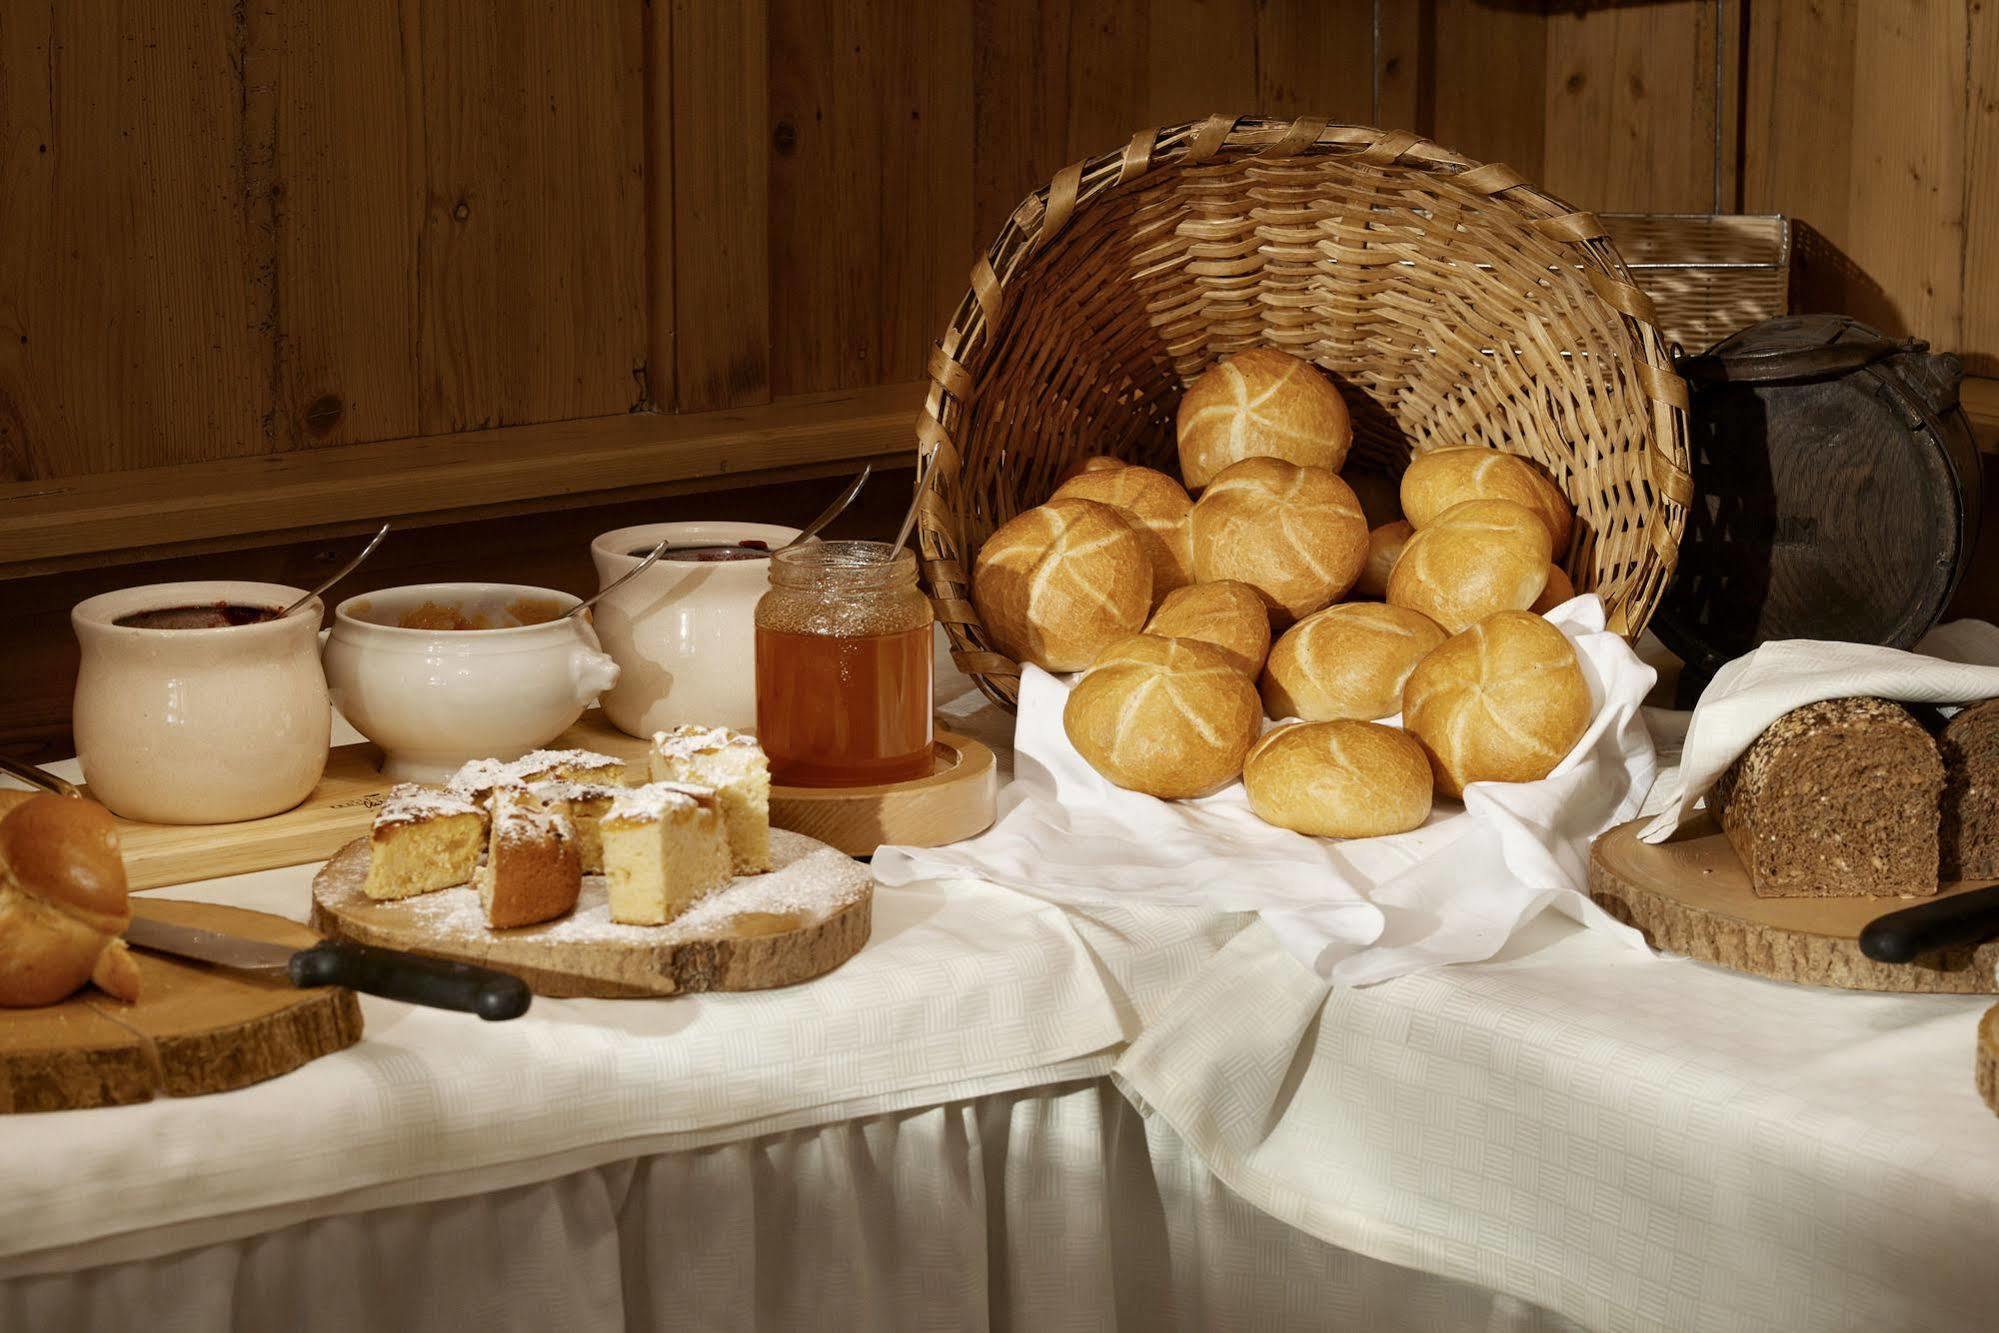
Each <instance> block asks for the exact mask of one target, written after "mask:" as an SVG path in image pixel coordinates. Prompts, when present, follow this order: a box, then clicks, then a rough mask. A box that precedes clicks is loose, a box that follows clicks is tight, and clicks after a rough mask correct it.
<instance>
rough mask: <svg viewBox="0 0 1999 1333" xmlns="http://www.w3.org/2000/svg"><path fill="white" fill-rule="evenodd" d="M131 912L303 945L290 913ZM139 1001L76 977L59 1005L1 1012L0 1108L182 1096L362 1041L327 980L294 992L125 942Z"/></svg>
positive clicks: (352, 1015)
mask: <svg viewBox="0 0 1999 1333" xmlns="http://www.w3.org/2000/svg"><path fill="white" fill-rule="evenodd" d="M132 911H133V914H134V915H136V916H139V917H145V918H150V919H153V920H156V921H167V922H171V923H173V924H175V925H180V926H194V927H198V928H200V929H203V930H219V931H226V932H228V933H230V934H234V935H247V936H251V937H253V938H255V939H260V940H268V941H270V942H272V943H275V944H286V945H293V946H296V947H298V948H301V949H304V948H308V947H310V946H311V945H313V944H314V943H316V942H317V941H318V936H316V935H314V934H313V932H312V931H310V930H308V929H306V928H305V927H304V926H301V925H299V924H297V923H296V922H292V921H286V920H285V919H283V918H282V917H275V916H269V915H267V914H265V913H263V912H250V911H245V910H243V909H241V908H236V907H218V906H215V905H214V904H211V903H184V902H170V901H165V900H162V899H157V898H135V899H133V901H132ZM132 957H133V958H134V960H136V961H137V963H138V965H139V986H140V989H139V999H138V1000H137V1002H135V1003H133V1004H125V1003H123V1002H122V1001H119V1000H114V999H112V998H111V997H110V996H108V995H106V994H104V993H103V992H101V991H99V990H97V989H96V988H95V987H93V986H86V987H84V988H83V990H81V991H79V992H77V993H76V994H75V995H72V996H71V997H70V998H69V999H67V1000H64V1001H63V1002H62V1003H61V1004H55V1005H49V1006H47V1007H45V1008H41V1009H0V1112H8V1111H60V1110H71V1109H77V1108H81V1107H89V1106H120V1105H124V1104H126V1103H130V1102H143V1101H146V1100H148V1099H150V1098H151V1097H153V1096H154V1095H155V1094H156V1093H164V1094H165V1095H167V1096H169V1097H193V1096H197V1095H199V1094H201V1093H208V1092H225V1091H228V1090H229V1089H231V1088H242V1087H247V1086H249V1085H250V1084H252V1083H261V1082H263V1081H264V1080H265V1079H268V1078H276V1077H277V1076H278V1075H279V1074H287V1073H290V1072H291V1071H292V1070H294V1069H297V1068H298V1067H299V1066H300V1065H302V1064H305V1063H306V1062H307V1061H308V1060H316V1059H318V1058H319V1057H320V1056H322V1055H327V1054H329V1053H331V1052H333V1051H338V1050H342V1049H344V1048H346V1047H348V1046H352V1045H353V1044H354V1043H355V1042H357V1041H359V1040H360V1039H361V1006H360V1004H359V1003H358V1002H357V1001H356V1000H355V998H354V993H353V992H352V991H350V990H345V989H343V988H341V987H337V986H327V987H321V988H318V989H315V990H299V989H296V988H295V987H293V986H291V985H290V984H288V983H286V982H283V981H278V980H275V979H266V978H263V977H260V976H258V975H257V974H254V973H249V972H239V971H236V970H234V969H231V968H225V967H211V966H209V965H208V964H205V963H197V962H192V961H186V960H182V959H178V958H170V957H167V956H166V955H163V954H153V953H147V952H146V951H145V950H143V949H134V950H133V951H132Z"/></svg>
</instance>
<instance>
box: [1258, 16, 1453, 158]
mask: <svg viewBox="0 0 1999 1333" xmlns="http://www.w3.org/2000/svg"><path fill="white" fill-rule="evenodd" d="M1256 9H1257V22H1256V64H1257V97H1256V99H1255V101H1254V102H1253V103H1251V105H1254V106H1255V107H1256V109H1257V110H1258V111H1260V112H1263V113H1264V114H1266V115H1272V116H1325V117H1327V118H1328V119H1331V120H1343V121H1352V122H1354V123H1356V124H1361V125H1376V124H1380V125H1392V126H1395V127H1396V128H1400V129H1413V128H1414V127H1415V126H1416V124H1417V120H1418V114H1419V113H1418V111H1417V108H1416V85H1417V72H1418V69H1419V66H1420V62H1421V53H1420V51H1419V50H1418V49H1417V44H1418V43H1419V41H1420V40H1421V32H1422V24H1421V18H1422V6H1420V5H1386V6H1383V7H1382V13H1381V17H1382V33H1381V37H1382V42H1381V47H1382V49H1381V58H1380V65H1381V101H1382V105H1381V108H1380V112H1379V114H1377V112H1376V108H1375V104H1374V85H1375V68H1374V67H1375V50H1374V9H1375V7H1374V4H1373V3H1372V0H1264V3H1262V4H1259V5H1258V6H1257V7H1256Z"/></svg>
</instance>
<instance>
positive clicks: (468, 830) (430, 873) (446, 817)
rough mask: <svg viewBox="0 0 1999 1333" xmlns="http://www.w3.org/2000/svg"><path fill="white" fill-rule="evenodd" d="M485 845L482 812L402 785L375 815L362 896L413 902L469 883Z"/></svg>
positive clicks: (460, 800) (433, 792) (433, 789)
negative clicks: (412, 900)
mask: <svg viewBox="0 0 1999 1333" xmlns="http://www.w3.org/2000/svg"><path fill="white" fill-rule="evenodd" d="M485 842H486V816H485V814H484V813H483V812H482V811H481V810H480V809H479V807H478V806H476V805H474V804H472V802H470V801H468V800H465V799H464V798H462V797H459V796H454V795H452V794H451V793H450V792H448V791H442V790H439V789H438V788H436V787H419V786H416V785H414V784H412V783H407V782H403V783H398V784H396V785H395V786H393V787H391V788H389V797H388V800H387V801H386V802H384V803H383V805H382V808H381V809H380V810H378V811H376V812H375V824H374V828H373V829H372V830H371V831H370V832H369V834H368V877H367V878H366V879H364V880H363V881H362V882H361V891H362V892H363V893H365V894H367V895H368V896H369V897H370V898H378V899H388V898H409V897H413V896H415V895H416V894H419V893H430V892H432V891H433V890H435V889H448V888H450V887H451V886H452V885H454V884H465V883H468V882H470V880H471V879H472V875H473V872H474V871H476V870H477V869H478V867H479V851H480V849H481V848H482V847H484V846H485Z"/></svg>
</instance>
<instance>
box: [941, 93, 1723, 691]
mask: <svg viewBox="0 0 1999 1333" xmlns="http://www.w3.org/2000/svg"><path fill="white" fill-rule="evenodd" d="M1299 155H1312V156H1346V157H1352V158H1354V159H1356V160H1358V161H1362V162H1366V163H1368V164H1369V165H1374V166H1391V165H1392V166H1402V167H1413V168H1416V169H1418V170H1421V171H1426V172H1432V173H1437V174H1440V175H1449V176H1451V177H1454V178H1455V180H1456V182H1457V184H1458V185H1459V186H1461V187H1464V188H1468V189H1471V190H1474V191H1475V192H1477V193H1480V194H1483V195H1486V196H1488V197H1498V196H1504V197H1505V200H1506V202H1507V203H1508V204H1509V205H1511V206H1512V207H1514V208H1515V209H1516V210H1518V211H1519V212H1521V213H1522V214H1524V215H1525V217H1526V220H1527V221H1528V223H1529V225H1531V226H1532V227H1533V228H1534V229H1535V230H1536V231H1538V232H1540V233H1541V234H1542V235H1543V236H1545V237H1547V238H1548V239H1550V240H1552V241H1554V242H1556V243H1558V244H1562V245H1566V246H1570V247H1573V248H1574V249H1575V250H1576V251H1577V252H1578V263H1577V266H1578V268H1579V269H1580V271H1581V272H1582V273H1583V275H1584V276H1585V278H1586V280H1587V281H1588V283H1589V286H1590V288H1591V290H1592V292H1594V294H1595V295H1596V297H1597V298H1598V299H1599V300H1601V301H1602V302H1603V303H1604V304H1605V305H1606V306H1608V307H1609V308H1610V309H1611V310H1612V311H1614V312H1615V313H1616V314H1617V316H1618V317H1619V320H1620V323H1621V325H1622V327H1623V328H1624V330H1625V333H1626V335H1627V337H1628V338H1629V339H1630V340H1631V342H1632V345H1633V351H1634V352H1635V353H1636V355H1635V357H1634V359H1633V360H1632V361H1631V363H1630V368H1631V370H1632V372H1633V375H1634V377H1635V378H1636V379H1637V380H1638V383H1639V387H1640V388H1641V390H1642V391H1643V393H1644V395H1645V396H1646V398H1647V399H1649V400H1650V404H1651V409H1652V411H1651V422H1652V431H1651V436H1650V438H1649V440H1648V441H1647V442H1646V455H1647V461H1648V463H1649V472H1650V476H1649V478H1648V480H1649V482H1650V484H1651V489H1652V494H1653V497H1654V506H1653V513H1652V515H1651V516H1650V518H1651V522H1650V530H1651V544H1652V552H1651V554H1652V555H1653V556H1654V557H1655V558H1656V560H1657V561H1659V562H1660V563H1661V564H1662V565H1663V571H1664V572H1663V576H1661V577H1659V578H1658V579H1656V580H1655V581H1654V585H1655V586H1653V588H1652V590H1651V592H1650V595H1649V597H1647V598H1646V599H1645V604H1643V605H1641V606H1637V607H1635V608H1634V607H1633V606H1631V605H1629V604H1621V605H1619V606H1617V607H1615V608H1607V611H1608V613H1609V628H1611V629H1612V630H1613V631H1614V632H1616V633H1619V634H1621V635H1622V636H1624V637H1625V638H1626V639H1628V640H1635V639H1636V638H1637V636H1638V635H1639V633H1641V632H1642V631H1643V629H1644V625H1645V622H1646V620H1647V619H1648V618H1649V617H1650V615H1651V612H1652V610H1653V609H1654V607H1655V606H1656V605H1657V602H1658V600H1659V597H1660V595H1661V594H1662V593H1663V591H1664V585H1665V582H1666V581H1667V579H1669V578H1670V575H1671V572H1672V568H1673V564H1674V561H1675V559H1676V556H1677V550H1678V543H1679V538H1680V534H1681V532H1682V531H1683V529H1684V527H1685V522H1686V511H1687V506H1688V505H1689V504H1690V503H1691V500H1692V495H1693V485H1692V478H1691V475H1690V473H1689V471H1688V459H1689V448H1688V436H1687V405H1688V393H1687V388H1686V385H1685V384H1684V383H1683V382H1682V381H1681V379H1680V378H1679V376H1678V375H1677V374H1676V373H1675V372H1674V370H1673V361H1672V353H1671V350H1670V349H1669V348H1668V346H1667V344H1666V341H1665V339H1664V338H1663V337H1662V336H1661V334H1660V332H1659V330H1658V327H1657V313H1656V310H1655V308H1654V304H1653V301H1652V299H1651V298H1650V297H1649V296H1648V295H1647V294H1646V293H1645V292H1644V291H1643V290H1642V289H1641V288H1639V286H1638V285H1637V283H1636V282H1635V281H1634V280H1633V278H1632V276H1631V272H1630V269H1629V268H1628V267H1627V266H1626V264H1625V262H1624V260H1623V258H1622V256H1621V255H1619V253H1618V251H1617V248H1616V246H1615V244H1614V243H1613V242H1612V240H1611V238H1610V232H1609V229H1608V228H1607V227H1606V226H1605V225H1604V223H1603V222H1602V221H1601V220H1600V219H1599V218H1598V216H1597V215H1596V214H1594V213H1591V212H1588V211H1586V210H1582V209H1579V208H1577V207H1575V206H1574V205H1572V204H1570V203H1568V202H1567V201H1566V200H1564V199H1562V198H1561V197H1560V196H1558V195H1555V194H1553V193H1551V192H1550V191H1547V190H1545V189H1543V188H1541V187H1539V186H1537V185H1534V184H1532V183H1530V182H1528V181H1527V180H1526V179H1525V178H1523V177H1522V176H1521V175H1520V174H1519V173H1518V172H1516V171H1514V170H1513V169H1512V168H1511V167H1509V166H1507V165H1505V164H1503V163H1481V162H1479V161H1477V160H1475V159H1473V158H1470V157H1467V156H1465V155H1464V154H1461V153H1458V152H1454V151H1452V150H1451V149H1448V148H1445V147H1443V146H1441V145H1439V144H1436V143H1434V142H1432V141H1430V140H1428V139H1425V138H1422V137H1421V136H1419V135H1416V134H1412V133H1410V132H1408V131H1404V130H1382V129H1377V128H1374V127H1371V126H1365V125H1358V124H1351V123H1344V122H1336V121H1332V120H1329V119H1325V118H1319V117H1299V118H1296V119H1279V118H1271V117H1264V116H1239V117H1229V116H1222V115H1214V116H1209V117H1207V118H1205V119H1203V120H1198V121H1188V122H1185V123H1183V124H1179V125H1173V126H1169V127H1165V128H1155V129H1144V130H1140V131H1138V132H1137V133H1135V134H1134V135H1132V137H1131V139H1130V140H1129V141H1128V142H1127V143H1125V144H1124V146H1123V147H1121V148H1115V149H1111V150H1109V151H1107V152H1103V153H1098V154H1096V155H1094V156H1092V157H1088V158H1084V159H1082V160H1081V161H1078V162H1074V163H1071V164H1070V165H1068V166H1066V167H1064V168H1063V169H1062V170H1061V171H1058V172H1057V173H1056V174H1055V176H1054V177H1053V178H1052V179H1051V180H1050V181H1049V182H1048V184H1046V185H1044V186H1042V187H1040V188H1039V189H1036V190H1035V191H1033V192H1032V193H1030V194H1029V195H1028V196H1027V197H1026V198H1025V199H1023V200H1022V201H1021V202H1020V204H1019V205H1018V206H1016V207H1015V208H1014V210H1013V211H1012V212H1011V213H1010V214H1008V216H1007V219H1006V222H1005V223H1004V225H1002V227H1001V228H1000V232H999V235H998V236H997V237H995V238H994V240H993V241H992V243H991V244H990V245H989V246H988V247H987V248H986V251H985V252H984V253H983V254H982V255H981V256H980V257H979V259H978V261H977V262H976V264H975V265H974V266H973V269H972V275H971V285H970V287H969V289H968V290H967V292H966V294H965V296H964V297H963V298H961V299H960V301H959V303H958V305H957V307H956V309H955V310H954V311H953V313H952V317H951V322H950V324H949V325H948V326H947V328H946V330H945V332H944V335H943V336H942V337H941V338H940V339H938V340H937V341H936V342H935V343H934V344H933V345H932V348H931V354H930V358H929V363H928V367H927V370H928V377H929V385H928V389H927V392H926V394H925V397H924V405H923V411H922V413H921V415H920V416H919V417H918V419H917V427H916V436H917V463H918V469H919V480H918V483H917V538H918V543H919V552H920V565H921V568H922V571H923V577H924V583H925V586H926V589H927V590H928V592H929V593H930V596H931V599H932V601H933V603H934V604H935V605H936V606H937V608H938V610H939V613H940V615H939V618H940V619H942V620H943V621H944V623H945V629H946V632H947V634H948V635H949V637H950V639H951V644H952V657H953V660H954V661H955V662H956V663H957V665H958V666H959V668H960V669H961V670H964V671H966V672H967V673H968V674H969V675H971V676H972V677H973V679H974V681H975V682H976V683H977V685H978V686H979V688H980V690H981V691H983V692H984V693H985V694H986V695H987V697H988V698H990V699H992V700H993V701H994V702H995V703H998V704H1000V705H1001V706H1002V707H1004V708H1006V709H1008V710H1009V711H1011V710H1012V709H1013V708H1014V706H1015V703H1016V696H1017V683H1018V679H1019V673H1020V666H1019V664H1018V663H1015V662H1013V661H1012V660H1011V659H1010V658H1007V657H1006V656H1005V655H1004V654H1002V653H1000V652H999V651H998V650H997V647H996V646H995V645H993V644H991V643H989V642H984V641H983V640H984V639H985V637H986V636H985V633H984V628H983V625H982V623H981V622H980V621H979V620H978V618H977V613H976V609H975V608H973V607H972V606H971V591H970V584H971V580H970V570H971V561H972V557H973V556H974V555H975V554H976V552H972V551H969V550H963V549H962V548H963V543H962V541H961V540H960V538H961V536H962V534H961V533H959V532H957V531H955V529H956V528H957V517H956V516H955V515H954V514H952V513H951V512H950V511H949V509H948V508H947V506H946V503H945V501H944V499H943V497H942V496H941V495H940V492H939V489H938V487H937V486H936V485H935V484H934V483H935V480H936V478H937V477H938V476H940V475H941V476H946V477H950V478H955V477H956V475H957V474H958V472H959V470H960V467H961V456H960V453H959V449H958V445H957V442H956V440H955V438H954V434H953V431H954V427H955V426H956V424H957V423H958V421H959V420H960V419H961V418H962V413H963V411H964V407H965V405H966V403H967V401H968V400H969V398H970V397H971V396H972V393H973V391H974V389H975V388H976V385H977V383H978V372H977V370H976V369H975V366H976V364H977V362H976V358H977V357H978V356H979V354H980V351H981V349H982V348H988V349H989V348H990V347H991V346H992V338H991V337H990V336H989V335H990V333H991V331H992V330H993V329H994V328H995V327H997V326H998V324H999V323H1000V320H1001V317H1002V316H1003V314H1004V312H1005V295H1006V289H1007V285H1008V283H1009V282H1011V281H1012V280H1013V278H1014V277H1015V276H1016V275H1017V273H1018V272H1019V270H1020V268H1021V266H1022V265H1023V264H1024V263H1026V262H1027V261H1028V260H1029V259H1031V258H1032V257H1033V256H1034V254H1035V253H1036V252H1037V251H1039V250H1040V249H1041V248H1043V247H1044V246H1046V245H1047V244H1048V243H1049V242H1050V241H1051V240H1053V239H1054V238H1055V237H1056V236H1057V235H1059V234H1060V233H1061V232H1062V231H1063V229H1064V228H1066V227H1067V226H1068V225H1069V224H1070V223H1071V222H1072V221H1074V220H1075V218H1076V217H1077V216H1078V215H1079V214H1080V213H1082V212H1083V211H1085V210H1087V209H1089V208H1092V207H1093V206H1096V205H1097V204H1099V203H1100V202H1102V201H1104V200H1105V199H1107V198H1108V197H1110V196H1111V195H1113V194H1114V193H1115V192H1117V191H1118V190H1120V189H1122V188H1124V187H1125V186H1128V185H1131V184H1133V183H1135V182H1137V181H1139V180H1141V179H1142V178H1143V177H1144V176H1145V175H1146V173H1148V172H1149V171H1152V170H1155V169H1158V168H1162V167H1168V166H1175V167H1179V166H1191V165H1199V164H1202V163H1208V162H1215V161H1234V160H1241V159H1245V158H1253V157H1254V158H1264V159H1270V160H1277V159H1282V158H1287V157H1294V156H1299ZM952 547H957V548H959V549H960V550H961V551H962V555H961V556H953V555H952V554H951V548H952ZM967 612H969V615H967V614H966V613H967ZM996 676H997V677H998V678H999V679H998V680H996V679H995V677H996ZM1008 682H1010V683H1008Z"/></svg>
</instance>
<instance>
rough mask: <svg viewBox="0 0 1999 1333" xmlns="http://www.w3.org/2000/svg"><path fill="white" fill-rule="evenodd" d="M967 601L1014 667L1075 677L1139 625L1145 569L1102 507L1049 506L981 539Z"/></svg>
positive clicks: (1132, 539)
mask: <svg viewBox="0 0 1999 1333" xmlns="http://www.w3.org/2000/svg"><path fill="white" fill-rule="evenodd" d="M972 601H973V603H974V604H975V605H976V606H977V607H978V608H979V618H980V619H982V620H983V621H985V623H986V631H987V632H988V633H989V634H991V635H992V636H993V642H994V643H996V644H998V645H999V649H1000V651H1001V652H1003V653H1005V654H1007V655H1008V656H1009V657H1012V658H1013V659H1014V660H1015V661H1017V662H1032V663H1034V665H1036V666H1038V667H1040V668H1042V669H1043V670H1045V671H1081V670H1082V669H1083V668H1084V667H1086V666H1088V665H1089V664H1090V663H1092V662H1094V661H1096V660H1097V654H1098V653H1101V652H1102V651H1103V650H1104V649H1105V648H1107V647H1109V646H1110V645H1111V644H1113V643H1116V642H1117V641H1118V640H1119V639H1122V638H1124V637H1125V636H1127V635H1130V634H1136V633H1137V632H1138V631H1139V629H1140V628H1141V627H1142V626H1143V625H1144V624H1145V617H1146V615H1147V613H1148V612H1150V611H1151V610H1152V562H1151V561H1150V560H1148V559H1146V555H1145V542H1144V540H1143V539H1142V538H1140V537H1139V535H1138V533H1137V532H1136V531H1135V530H1134V529H1133V528H1132V526H1131V525H1130V524H1129V523H1127V522H1126V521H1125V519H1124V516H1123V515H1121V514H1119V513H1118V511H1117V510H1115V509H1113V508H1111V507H1110V506H1109V505H1102V504H1098V503H1097V502H1096V501H1094V500H1051V501H1050V502H1049V503H1047V504H1045V505H1042V506H1041V507H1040V508H1038V509H1030V510H1028V511H1027V512H1026V513H1023V514H1017V515H1015V516H1014V517H1013V518H1012V519H1010V520H1008V521H1007V522H1006V523H1004V524H1002V525H1001V526H1000V529H999V531H997V532H995V533H994V534H993V535H992V536H990V537H988V538H986V544H985V545H984V546H982V547H980V548H979V558H978V560H977V561H975V562H974V564H973V566H972Z"/></svg>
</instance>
